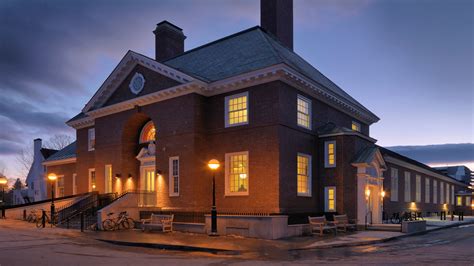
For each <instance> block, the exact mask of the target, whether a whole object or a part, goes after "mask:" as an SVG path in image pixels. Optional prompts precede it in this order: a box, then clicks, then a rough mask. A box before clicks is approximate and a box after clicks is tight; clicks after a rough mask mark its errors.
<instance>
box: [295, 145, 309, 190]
mask: <svg viewBox="0 0 474 266" xmlns="http://www.w3.org/2000/svg"><path fill="white" fill-rule="evenodd" d="M296 182H297V183H296V185H297V194H298V196H311V183H312V180H311V156H310V155H307V154H302V153H298V156H297V158H296Z"/></svg>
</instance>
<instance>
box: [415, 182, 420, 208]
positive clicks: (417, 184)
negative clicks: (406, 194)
mask: <svg viewBox="0 0 474 266" xmlns="http://www.w3.org/2000/svg"><path fill="white" fill-rule="evenodd" d="M415 201H416V202H419V203H420V202H421V175H415Z"/></svg>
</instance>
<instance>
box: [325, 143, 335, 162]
mask: <svg viewBox="0 0 474 266" xmlns="http://www.w3.org/2000/svg"><path fill="white" fill-rule="evenodd" d="M329 144H334V164H329V148H328V146H329ZM336 149H337V145H336V141H335V140H331V141H325V142H324V167H326V168H334V167H336V163H337V159H336V156H337V152H336Z"/></svg>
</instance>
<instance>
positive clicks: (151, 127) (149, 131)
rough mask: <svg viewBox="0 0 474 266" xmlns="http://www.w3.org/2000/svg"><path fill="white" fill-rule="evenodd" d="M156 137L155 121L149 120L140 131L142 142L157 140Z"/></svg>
mask: <svg viewBox="0 0 474 266" xmlns="http://www.w3.org/2000/svg"><path fill="white" fill-rule="evenodd" d="M155 139H156V129H155V124H153V121H148V122H147V123H146V124H145V125H144V126H143V128H142V132H141V133H140V143H149V142H152V141H155Z"/></svg>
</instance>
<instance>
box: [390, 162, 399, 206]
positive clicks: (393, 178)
mask: <svg viewBox="0 0 474 266" xmlns="http://www.w3.org/2000/svg"><path fill="white" fill-rule="evenodd" d="M390 200H391V201H398V169H397V168H393V167H392V168H390Z"/></svg>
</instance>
